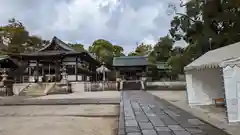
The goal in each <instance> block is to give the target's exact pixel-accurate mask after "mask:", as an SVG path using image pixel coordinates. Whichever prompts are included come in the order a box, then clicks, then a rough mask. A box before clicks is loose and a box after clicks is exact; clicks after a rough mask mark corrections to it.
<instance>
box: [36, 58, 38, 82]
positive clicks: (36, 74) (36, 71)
mask: <svg viewBox="0 0 240 135" xmlns="http://www.w3.org/2000/svg"><path fill="white" fill-rule="evenodd" d="M36 78H37V82H38V81H39V60H37V63H36Z"/></svg>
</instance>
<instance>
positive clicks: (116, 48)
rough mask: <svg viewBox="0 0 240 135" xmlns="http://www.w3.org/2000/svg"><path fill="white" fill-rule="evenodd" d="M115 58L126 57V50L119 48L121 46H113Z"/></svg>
mask: <svg viewBox="0 0 240 135" xmlns="http://www.w3.org/2000/svg"><path fill="white" fill-rule="evenodd" d="M113 50H114V51H113V56H114V57H119V56H124V53H123V52H124V49H123V48H122V47H121V46H119V45H114V46H113Z"/></svg>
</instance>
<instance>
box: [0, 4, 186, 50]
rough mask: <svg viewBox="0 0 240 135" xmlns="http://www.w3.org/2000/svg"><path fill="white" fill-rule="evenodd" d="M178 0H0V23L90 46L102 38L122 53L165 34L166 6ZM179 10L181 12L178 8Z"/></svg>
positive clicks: (168, 17) (168, 24)
mask: <svg viewBox="0 0 240 135" xmlns="http://www.w3.org/2000/svg"><path fill="white" fill-rule="evenodd" d="M179 1H180V0H0V2H1V4H0V24H1V25H4V24H6V23H7V21H8V19H10V18H13V17H14V18H16V19H17V20H20V21H21V22H23V23H24V25H25V26H26V28H27V29H28V30H29V31H30V33H32V34H36V35H38V36H41V37H43V38H45V39H51V38H52V37H53V36H57V37H59V38H60V39H62V40H63V41H66V42H80V43H83V44H85V45H86V47H87V46H88V45H91V44H92V42H93V41H94V40H96V39H100V38H103V39H106V40H109V41H110V42H112V43H113V44H117V45H121V46H122V47H124V49H125V51H126V52H130V51H132V50H133V49H134V48H135V47H136V43H137V42H138V43H140V42H142V41H144V42H145V43H151V44H152V43H154V42H155V41H156V40H158V38H159V37H161V36H165V35H166V34H168V30H169V27H170V21H171V19H172V17H173V16H172V15H168V14H167V11H168V4H169V3H175V4H176V5H179V3H180V2H179ZM178 10H180V11H183V9H178Z"/></svg>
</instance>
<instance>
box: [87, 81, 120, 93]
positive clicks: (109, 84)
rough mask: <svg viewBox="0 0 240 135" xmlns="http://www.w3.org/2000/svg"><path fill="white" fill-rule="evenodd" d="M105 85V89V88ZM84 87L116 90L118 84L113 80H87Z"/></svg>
mask: <svg viewBox="0 0 240 135" xmlns="http://www.w3.org/2000/svg"><path fill="white" fill-rule="evenodd" d="M103 86H104V89H103ZM84 89H85V91H103V90H104V91H111V90H112V91H116V90H117V86H116V82H114V81H111V82H105V83H102V82H85V83H84Z"/></svg>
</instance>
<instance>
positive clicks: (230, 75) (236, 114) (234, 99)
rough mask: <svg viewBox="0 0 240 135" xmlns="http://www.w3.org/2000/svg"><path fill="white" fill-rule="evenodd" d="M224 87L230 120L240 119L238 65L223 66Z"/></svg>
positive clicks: (239, 70)
mask: <svg viewBox="0 0 240 135" xmlns="http://www.w3.org/2000/svg"><path fill="white" fill-rule="evenodd" d="M223 76H224V87H225V93H226V104H227V112H228V113H227V114H228V121H229V122H230V123H232V122H239V121H240V68H239V67H238V66H233V67H230V66H226V67H224V68H223Z"/></svg>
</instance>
